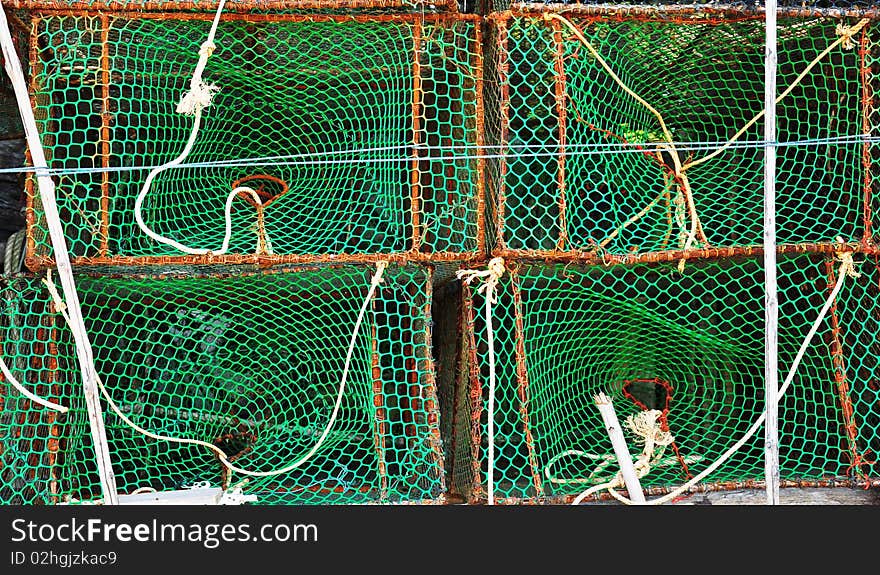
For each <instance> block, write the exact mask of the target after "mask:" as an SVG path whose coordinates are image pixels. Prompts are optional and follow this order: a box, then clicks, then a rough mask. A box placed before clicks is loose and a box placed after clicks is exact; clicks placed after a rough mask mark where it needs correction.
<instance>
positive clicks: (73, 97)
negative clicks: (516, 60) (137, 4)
mask: <svg viewBox="0 0 880 575" xmlns="http://www.w3.org/2000/svg"><path fill="white" fill-rule="evenodd" d="M209 19H210V15H204V14H202V15H199V14H191V15H180V14H178V15H176V16H174V17H173V18H172V17H171V15H167V14H150V13H144V14H141V15H139V17H138V18H137V19H128V18H125V17H121V16H115V15H108V14H104V15H100V16H98V15H89V16H86V15H78V16H73V15H53V16H49V15H43V16H36V17H35V20H34V24H33V30H34V36H33V38H32V39H31V40H32V42H33V43H34V51H33V52H32V65H33V66H34V68H35V69H34V82H33V87H32V90H33V97H34V101H35V104H36V109H37V117H38V119H39V120H40V129H41V132H42V136H43V141H44V144H45V145H46V147H47V149H48V150H49V151H50V153H51V157H50V168H53V169H58V170H59V171H60V172H59V173H60V175H59V176H58V186H57V196H58V201H59V208H60V210H61V215H62V220H63V221H64V222H65V232H66V235H67V240H68V243H69V246H70V250H71V252H72V253H73V255H74V256H75V260H74V263H102V264H116V263H123V264H149V263H157V262H162V263H167V262H168V261H169V259H170V258H175V257H176V258H177V260H178V261H187V262H189V263H204V262H205V261H210V262H213V263H236V262H255V261H257V260H259V261H262V262H270V263H272V262H275V263H278V262H288V263H290V262H296V263H299V262H311V261H315V260H317V259H321V258H323V259H325V260H334V261H345V259H346V258H350V259H352V260H358V259H360V260H366V259H369V260H374V259H387V257H386V256H388V255H389V254H390V255H397V256H399V257H401V258H402V257H404V256H405V257H407V258H409V259H440V260H442V259H452V258H453V257H459V258H460V257H470V256H473V255H475V254H478V253H479V251H480V249H481V238H482V233H481V229H482V218H481V215H480V214H481V213H482V182H481V171H480V162H481V160H479V159H476V158H473V157H471V156H467V155H463V156H462V159H457V160H447V159H444V158H445V157H447V156H449V155H450V154H451V153H452V152H451V151H452V150H454V149H456V148H457V147H466V146H475V145H477V144H478V143H479V141H478V138H479V134H478V125H479V122H478V118H479V114H480V113H481V104H480V99H479V93H480V90H479V86H478V83H479V82H480V80H481V79H480V76H479V71H480V70H481V63H480V59H481V57H480V38H479V27H478V26H477V24H476V22H475V21H474V20H473V19H468V18H467V17H465V16H450V17H446V16H442V17H441V16H407V15H402V16H401V15H397V16H395V15H386V16H384V17H379V16H361V17H349V16H345V17H342V16H330V15H324V16H289V15H271V16H260V15H235V14H230V15H228V16H227V17H226V18H225V19H224V20H221V23H220V26H219V30H218V35H217V38H216V40H215V43H216V45H217V50H216V52H215V53H214V55H213V56H212V57H211V58H210V59H209V61H208V65H207V68H206V71H205V74H204V78H205V80H206V81H207V82H209V83H214V84H216V85H218V86H219V87H220V90H219V91H218V92H217V94H216V95H215V97H214V100H213V103H212V104H211V105H210V106H209V107H208V108H206V109H205V112H204V114H205V116H204V120H203V122H202V126H201V129H200V131H199V133H198V134H197V137H196V140H195V145H194V147H193V150H192V153H191V154H190V155H189V156H188V157H187V158H186V160H185V161H184V164H183V165H182V166H180V167H178V168H174V169H170V170H167V171H163V172H160V173H158V175H157V176H156V179H155V181H154V182H153V184H152V186H151V187H150V189H149V190H147V191H146V194H144V196H143V197H144V200H143V209H142V215H143V219H144V222H145V224H146V226H147V227H149V228H151V229H152V231H153V232H155V233H158V234H160V235H162V236H165V237H167V238H170V239H173V240H175V241H178V242H180V243H182V244H184V245H185V246H188V247H190V248H193V249H204V250H211V251H212V252H214V256H213V257H210V258H205V257H202V256H190V255H186V254H184V253H182V252H180V251H178V250H177V249H176V248H174V247H171V246H168V245H166V244H163V243H159V242H157V241H154V240H153V239H151V238H150V237H148V236H147V235H146V233H145V232H144V231H143V230H142V229H140V228H139V227H138V226H137V225H136V220H135V217H134V214H133V211H134V204H135V200H136V198H137V196H138V194H140V193H142V192H143V191H144V190H143V186H144V182H145V181H146V178H147V175H148V171H149V170H148V169H147V168H152V167H156V166H159V165H161V164H164V163H166V162H169V161H171V160H173V159H174V158H176V157H178V156H179V155H180V154H181V152H182V151H183V150H184V144H185V142H186V141H187V139H188V138H189V137H190V135H191V132H192V128H193V121H194V120H193V118H192V117H189V116H184V115H181V114H178V113H176V112H175V106H176V105H177V102H178V100H179V99H180V97H181V95H182V94H183V93H184V92H185V91H186V89H187V87H188V86H189V81H190V77H191V74H192V71H193V68H194V66H195V63H196V60H197V59H198V51H199V46H200V45H201V43H202V42H204V40H205V38H206V37H207V34H208V28H209V26H210V21H209ZM234 186H250V187H252V188H254V189H255V190H256V191H257V193H258V194H259V195H260V198H261V203H262V208H261V210H260V209H257V207H258V205H257V203H255V202H254V201H253V200H250V199H249V198H250V197H249V196H248V199H245V196H241V195H240V196H239V197H236V198H235V199H234V200H233V201H232V204H231V208H230V219H231V241H230V244H229V250H228V252H227V253H226V254H223V255H220V253H219V252H220V247H221V244H222V243H223V239H224V234H225V233H226V229H227V228H226V224H225V220H224V218H225V211H224V207H225V202H226V199H227V196H228V195H229V194H230V192H231V191H232V189H233V187H234ZM29 207H30V209H31V210H32V214H31V217H32V218H33V222H34V223H33V225H32V226H31V232H30V233H31V242H30V243H31V249H30V251H29V256H30V257H29V267H30V268H31V269H39V268H41V267H43V266H45V265H49V264H51V259H50V254H49V243H48V234H47V228H46V225H45V222H44V219H43V217H42V212H41V209H40V203H39V199H38V198H37V197H35V196H34V193H33V189H31V201H30V205H29ZM261 244H262V246H261ZM266 246H268V248H266ZM340 258H341V259H340Z"/></svg>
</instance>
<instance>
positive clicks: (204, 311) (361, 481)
mask: <svg viewBox="0 0 880 575" xmlns="http://www.w3.org/2000/svg"><path fill="white" fill-rule="evenodd" d="M373 272H374V268H373V267H372V266H351V267H338V268H324V269H317V268H316V269H298V270H289V271H286V272H285V273H271V274H267V273H257V274H251V275H242V274H238V275H235V276H192V275H190V276H188V277H180V276H171V275H169V276H167V277H164V278H161V277H132V276H118V277H106V276H105V277H92V276H83V275H80V276H78V277H77V284H78V290H79V293H80V298H81V300H82V309H83V314H84V317H85V319H86V328H87V330H88V333H89V336H90V337H91V341H92V345H93V348H94V354H95V358H96V369H97V371H98V374H99V376H100V378H101V380H102V381H103V383H104V386H105V388H106V390H107V393H108V394H109V396H110V397H111V398H112V400H113V402H114V404H115V405H116V408H117V409H118V410H119V411H120V412H121V413H122V414H123V415H125V416H126V417H127V418H128V419H129V420H130V422H131V424H134V425H136V426H138V427H140V428H142V429H143V430H146V431H148V432H150V433H152V434H155V435H159V436H163V437H173V438H177V439H189V440H199V441H203V442H207V443H209V444H212V445H214V446H216V447H217V448H219V449H221V450H222V451H223V452H224V453H225V454H226V456H227V457H228V460H229V462H230V463H231V464H232V465H233V466H235V467H236V468H238V470H234V471H230V470H229V469H228V467H227V466H225V465H224V464H222V463H221V461H220V460H219V459H218V455H217V453H215V452H214V451H212V450H211V449H210V448H207V447H206V446H204V445H198V444H186V443H180V442H174V441H167V440H158V439H155V438H150V437H148V436H145V435H144V434H143V433H142V432H140V431H138V430H137V429H136V428H135V427H134V426H133V425H131V424H130V423H128V422H126V421H124V420H123V419H122V418H121V417H120V416H119V415H118V413H116V412H114V410H113V409H112V408H111V406H109V405H108V402H107V401H106V400H105V399H104V398H102V405H103V411H104V420H105V424H106V430H107V437H108V442H109V449H110V456H111V461H112V463H113V471H114V474H115V478H116V483H117V488H118V491H119V492H120V493H121V494H132V493H134V492H143V491H157V492H160V493H161V492H166V491H172V490H181V489H186V488H189V487H193V486H198V485H203V484H204V483H205V482H207V483H208V484H210V485H211V486H213V487H224V488H229V487H234V486H236V485H239V484H240V483H241V482H242V480H244V479H248V481H247V483H246V484H245V485H244V493H245V494H251V495H256V496H257V503H259V504H276V505H278V504H342V503H405V502H410V503H412V502H440V501H442V498H443V493H444V474H443V457H442V447H441V445H440V437H439V435H440V432H439V427H438V417H437V412H438V407H437V399H436V393H435V390H434V366H433V361H432V357H431V349H430V346H431V339H430V333H429V329H430V325H429V318H430V315H431V309H430V301H431V283H430V270H427V269H422V268H417V267H412V266H410V267H402V266H392V267H389V268H388V270H387V271H386V272H385V275H384V279H383V282H382V283H381V284H380V285H379V287H378V289H377V291H376V293H375V296H374V298H373V299H372V301H371V302H370V304H369V306H368V307H367V309H366V314H365V316H364V320H363V323H362V324H361V325H360V329H359V331H358V333H357V337H356V339H355V343H354V345H353V347H352V348H351V349H352V352H351V359H350V367H349V371H348V374H347V379H346V385H345V388H344V390H343V392H342V394H341V395H340V391H339V390H340V385H341V378H342V376H343V372H344V367H345V363H346V356H347V353H348V349H349V342H350V341H351V338H352V331H353V329H354V327H355V323H356V319H357V316H358V312H359V310H360V308H361V306H362V305H363V302H364V299H365V297H366V295H367V292H368V290H369V287H370V278H371V276H372V275H373ZM29 288H30V290H31V291H30V292H26V291H23V292H21V293H20V294H18V295H17V297H18V300H19V301H27V302H29V305H30V307H29V308H26V309H24V310H23V311H22V313H21V314H20V318H19V320H18V321H19V323H22V322H24V323H26V324H28V325H30V324H36V323H38V322H43V323H48V324H49V325H52V321H53V320H54V321H55V323H56V326H55V328H54V331H53V332H52V334H53V336H52V337H53V338H54V339H53V340H52V341H53V342H57V343H55V345H54V347H53V348H52V349H54V350H55V353H56V354H57V356H58V360H57V361H58V365H59V369H58V370H57V371H58V372H59V373H57V374H56V373H55V371H56V370H47V369H45V368H44V369H42V370H39V369H33V368H31V369H28V366H26V365H23V364H22V365H18V364H16V367H17V371H16V373H18V374H21V373H24V374H26V375H27V376H28V377H29V378H31V379H33V378H44V379H46V378H49V380H50V381H51V378H53V377H60V378H62V379H61V381H65V382H70V383H69V385H68V386H67V387H65V388H64V389H63V390H62V391H63V394H60V395H58V397H60V401H61V403H62V404H64V405H68V406H70V408H71V409H70V411H69V412H68V413H67V414H65V415H59V416H56V421H55V422H54V425H55V427H51V426H50V425H49V423H50V422H48V421H44V420H43V419H37V418H38V417H41V418H44V419H45V418H49V417H51V416H50V414H47V413H43V412H45V411H47V410H45V409H43V410H42V411H39V410H33V409H32V410H30V411H28V405H27V403H26V402H25V403H22V401H21V400H18V399H16V398H15V396H14V395H9V394H7V395H6V396H5V397H6V398H8V399H7V401H6V404H5V411H4V417H5V419H4V424H5V425H4V430H6V432H7V434H8V433H9V432H10V431H11V430H14V429H16V427H15V425H13V424H14V423H15V422H17V421H18V420H22V418H26V415H27V414H30V415H27V417H29V418H30V419H27V420H26V421H25V423H27V424H28V425H30V426H32V427H33V428H34V429H35V430H36V431H33V432H28V431H27V430H28V429H30V428H29V427H27V426H25V427H24V428H23V429H24V431H22V432H21V433H26V432H27V433H30V434H31V436H34V434H36V435H38V436H39V439H40V440H42V441H44V442H45V441H46V440H47V439H48V438H49V437H55V438H57V439H55V440H54V441H55V442H56V444H55V445H57V444H58V442H60V447H58V449H57V452H58V454H57V456H56V455H55V452H54V451H50V450H49V449H48V448H46V447H45V446H44V444H43V443H37V442H36V440H28V441H30V442H28V441H26V440H25V439H23V438H17V437H13V438H11V439H8V440H5V444H4V446H11V447H14V448H17V451H16V450H12V449H11V448H10V449H7V450H6V453H9V455H8V457H13V455H15V456H16V457H18V459H20V460H21V461H20V463H19V465H18V466H17V467H15V468H9V470H8V471H7V472H6V473H8V474H13V473H14V475H11V477H10V480H9V481H10V484H15V485H18V483H20V482H21V481H23V480H22V479H21V478H25V479H28V480H29V481H30V484H31V485H30V486H29V487H30V489H31V490H32V492H33V493H41V494H43V493H47V492H49V493H51V494H53V495H56V496H60V497H61V498H62V500H74V501H75V500H92V499H95V498H99V497H100V495H101V494H100V488H99V484H98V477H97V470H96V466H95V465H94V452H93V445H92V443H91V435H90V433H89V428H88V424H87V419H86V415H85V406H84V402H83V399H82V387H81V382H80V379H81V378H80V376H79V373H78V371H77V369H76V361H75V358H74V356H73V344H72V341H71V339H72V338H71V337H70V332H69V329H68V328H67V327H66V326H64V325H63V319H61V318H60V316H56V315H54V314H49V313H48V312H46V311H42V310H43V309H44V308H39V307H35V305H36V304H34V303H33V302H34V301H37V302H42V305H43V306H45V305H47V304H46V301H47V299H48V295H47V294H46V293H45V290H44V289H41V288H43V286H42V285H40V284H39V283H38V282H37V280H36V279H33V280H31V281H30V285H29ZM37 311H42V314H41V315H38V314H37V313H36V312H37ZM7 331H9V330H7ZM44 331H45V330H44ZM15 334H16V335H15V337H17V338H18V339H19V340H21V339H22V338H24V337H25V336H27V337H28V338H30V339H29V341H31V342H34V341H35V340H36V338H37V335H35V332H34V330H31V331H29V332H24V331H22V330H21V329H19V330H18V331H17V332H15ZM43 337H44V338H46V335H45V334H44V335H43ZM12 345H13V343H12V340H11V339H10V343H9V344H7V345H6V349H8V350H14V349H18V348H14V347H12ZM35 345H37V344H36V343H31V346H35ZM44 345H45V344H44ZM19 347H20V348H21V351H19V355H18V356H13V357H28V356H26V355H25V353H32V352H31V350H29V349H26V348H23V347H21V346H19ZM40 349H43V348H40ZM7 353H8V352H7ZM43 353H44V355H45V352H43ZM7 357H9V356H8V355H7ZM33 357H34V358H35V359H33V360H32V361H37V359H39V358H40V357H42V356H39V355H37V354H33ZM21 361H26V360H19V363H21ZM61 367H66V369H61ZM27 381H31V380H30V379H29V380H27ZM37 390H38V391H49V390H48V388H40V387H37ZM59 393H60V392H59ZM337 402H338V405H339V407H338V413H337V415H336V417H335V419H333V412H334V409H335V408H336V405H337ZM53 413H54V412H53ZM23 414H24V415H23ZM10 418H12V419H10ZM7 420H8V423H7ZM331 422H332V424H331ZM52 429H54V430H55V431H54V432H53V431H52ZM53 433H54V435H53ZM40 434H42V435H40ZM322 437H323V439H322ZM310 452H313V454H312V455H311V456H308V454H309V453H310ZM55 457H57V458H58V460H57V461H55V460H54V459H53V458H55ZM39 458H42V459H39ZM38 459H39V460H38ZM299 461H303V462H302V463H301V464H300V465H298V466H296V467H295V468H292V469H289V470H287V471H285V472H284V473H281V474H272V475H264V476H251V475H247V474H245V473H244V471H246V472H256V473H264V474H267V473H269V472H273V471H275V470H279V469H286V468H288V467H289V466H290V465H292V464H294V463H297V462H299ZM38 464H39V465H38ZM13 469H14V470H15V471H14V470H13ZM239 470H242V471H239ZM49 472H51V473H52V478H53V480H54V481H55V482H56V483H57V485H55V486H54V487H52V488H51V489H50V487H48V486H47V485H46V484H47V477H44V476H45V475H46V474H47V473H49ZM35 474H36V475H35ZM4 477H5V476H4ZM16 482H18V483H16ZM4 483H6V480H5V479H4ZM16 493H25V491H24V488H16ZM21 497H25V496H24V495H22V496H21ZM30 497H31V499H33V498H34V496H30Z"/></svg>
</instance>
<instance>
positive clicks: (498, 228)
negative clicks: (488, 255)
mask: <svg viewBox="0 0 880 575" xmlns="http://www.w3.org/2000/svg"><path fill="white" fill-rule="evenodd" d="M507 49H508V45H507V21H506V20H500V21H499V22H498V47H497V50H498V52H497V53H498V85H499V87H500V91H501V94H500V96H501V102H500V108H501V110H500V114H501V126H500V127H501V134H500V142H498V143H499V144H500V145H501V153H502V157H501V158H500V159H499V160H498V182H497V186H498V191H497V194H498V199H497V202H498V203H497V204H496V210H495V236H496V238H495V245H494V246H492V249H493V250H495V249H499V250H505V249H507V242H506V241H505V240H504V216H505V214H504V212H505V209H506V204H507V143H508V139H509V137H510V135H509V133H508V132H509V131H510V84H509V82H508V77H507V74H508V72H509V71H510V62H509V61H508V58H507V56H508V53H507Z"/></svg>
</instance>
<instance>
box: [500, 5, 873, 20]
mask: <svg viewBox="0 0 880 575" xmlns="http://www.w3.org/2000/svg"><path fill="white" fill-rule="evenodd" d="M544 12H555V13H559V14H565V15H571V16H601V17H611V18H620V19H627V20H631V19H633V18H656V19H663V20H668V19H670V18H688V20H689V21H691V20H693V19H694V18H701V17H706V18H729V19H744V18H746V19H756V18H757V19H763V18H764V12H765V10H764V8H763V7H757V6H756V7H755V8H753V9H750V10H748V9H745V8H744V7H738V6H734V5H726V6H724V5H721V6H704V5H701V6H697V5H693V4H691V5H685V4H667V5H659V6H658V5H637V4H628V5H620V4H604V5H603V4H601V3H599V4H559V3H548V4H544V3H539V2H513V3H511V6H510V9H509V10H505V11H499V12H495V13H494V14H492V15H490V16H495V15H506V14H516V15H522V14H530V15H538V16H540V15H541V14H543V13H544ZM776 14H777V15H778V16H780V17H793V18H845V17H852V18H876V17H880V8H878V7H871V8H861V9H859V8H809V7H794V6H780V7H778V8H777V10H776Z"/></svg>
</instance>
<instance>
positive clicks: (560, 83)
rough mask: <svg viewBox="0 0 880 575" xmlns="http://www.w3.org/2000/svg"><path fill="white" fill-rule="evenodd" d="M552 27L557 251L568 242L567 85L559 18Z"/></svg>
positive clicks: (561, 249)
mask: <svg viewBox="0 0 880 575" xmlns="http://www.w3.org/2000/svg"><path fill="white" fill-rule="evenodd" d="M550 25H551V26H552V28H553V42H554V43H555V44H556V51H555V57H554V59H553V66H554V69H555V72H556V75H555V82H554V83H555V85H556V115H557V118H558V120H557V124H558V131H559V155H558V156H557V158H556V188H557V193H558V194H559V198H558V200H557V201H558V203H559V237H558V238H557V240H556V249H557V251H563V250H565V246H566V244H567V243H568V219H567V214H566V203H565V143H566V136H567V134H568V118H567V116H566V110H567V106H568V97H567V93H568V87H567V86H566V81H567V78H566V76H565V43H564V42H563V38H562V24H561V23H560V22H559V20H553V22H552V23H551V24H550Z"/></svg>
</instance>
